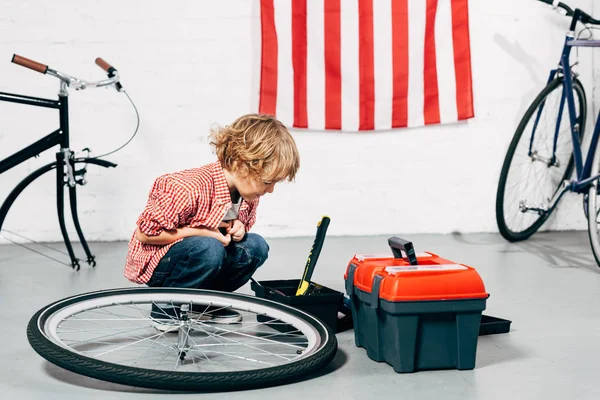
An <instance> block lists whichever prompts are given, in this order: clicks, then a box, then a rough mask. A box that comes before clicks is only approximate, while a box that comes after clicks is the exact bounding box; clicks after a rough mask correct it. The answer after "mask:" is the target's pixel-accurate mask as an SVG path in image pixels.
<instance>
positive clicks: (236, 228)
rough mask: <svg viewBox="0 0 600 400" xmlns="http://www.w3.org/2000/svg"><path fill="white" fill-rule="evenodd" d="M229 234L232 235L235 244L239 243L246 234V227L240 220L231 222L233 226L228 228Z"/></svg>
mask: <svg viewBox="0 0 600 400" xmlns="http://www.w3.org/2000/svg"><path fill="white" fill-rule="evenodd" d="M227 233H228V234H229V235H231V239H232V240H233V241H234V242H239V241H240V240H242V239H243V238H244V235H245V234H246V226H245V225H244V224H243V223H242V221H240V220H239V219H234V220H233V221H231V226H230V227H229V228H227Z"/></svg>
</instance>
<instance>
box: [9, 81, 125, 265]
mask: <svg viewBox="0 0 600 400" xmlns="http://www.w3.org/2000/svg"><path fill="white" fill-rule="evenodd" d="M0 101H2V102H9V103H19V104H24V105H28V106H33V107H44V108H53V109H57V110H58V112H59V128H58V129H57V130H55V131H53V132H51V133H49V134H48V135H46V136H44V137H43V138H42V139H40V140H38V141H36V142H35V143H32V144H31V145H29V146H27V147H25V148H23V149H22V150H20V151H17V152H16V153H14V154H13V155H11V156H9V157H7V158H5V159H4V160H2V161H0V174H2V173H4V172H6V171H8V170H9V169H11V168H14V167H15V166H17V165H19V164H21V163H22V162H24V161H26V160H28V159H30V158H32V157H35V156H37V155H38V154H40V153H41V152H43V151H46V150H48V149H50V148H52V147H54V146H57V145H59V146H60V151H58V152H57V153H56V161H55V162H53V163H50V164H47V165H45V166H43V167H41V168H39V169H37V170H36V171H34V172H33V173H31V174H30V175H28V176H27V177H26V178H25V179H23V180H22V181H21V182H20V183H19V184H18V185H17V186H16V187H15V188H14V189H13V191H12V192H11V193H10V194H9V195H8V197H7V198H6V200H5V201H4V203H3V204H2V206H0V229H2V224H3V223H4V219H5V218H6V215H7V213H8V211H9V209H10V207H11V206H12V204H13V203H14V201H15V200H16V198H17V197H18V196H19V194H20V193H21V192H22V191H23V190H24V189H25V188H26V187H27V186H28V185H29V184H30V183H31V182H33V181H34V180H35V179H37V178H38V177H40V176H41V175H43V174H44V173H46V172H48V171H50V170H52V169H55V168H56V188H57V212H58V220H59V224H60V229H61V233H62V236H63V239H64V241H65V245H66V247H67V251H68V252H69V256H70V258H71V266H72V267H73V268H77V269H79V268H80V266H79V259H78V258H76V257H75V254H74V252H73V248H72V246H71V242H70V240H69V236H68V234H67V230H66V225H65V221H64V193H63V187H64V186H65V185H68V186H69V198H70V206H71V214H72V217H73V222H74V225H75V229H76V231H77V234H78V236H79V239H80V242H81V245H82V247H83V249H84V251H85V253H86V256H87V260H86V261H87V262H88V264H90V265H92V266H95V265H96V261H95V256H94V255H92V254H91V252H90V249H89V247H88V245H87V242H86V240H85V237H84V235H83V231H82V230H81V226H80V224H79V218H78V215H77V195H76V185H77V184H80V185H83V184H85V183H86V182H85V173H86V168H85V167H84V168H82V169H81V170H78V171H77V170H76V169H75V164H78V163H79V164H81V163H83V164H86V165H87V164H88V163H90V164H95V165H99V166H102V167H105V168H108V167H116V166H117V165H116V164H114V163H111V162H109V161H105V160H100V159H96V158H75V157H74V153H73V152H72V151H71V149H70V148H69V101H68V93H67V91H66V87H65V85H64V83H61V91H60V93H59V95H58V100H49V99H43V98H38V97H31V96H23V95H19V94H13V93H3V92H0ZM65 169H66V172H65ZM65 176H66V178H67V179H66V181H65Z"/></svg>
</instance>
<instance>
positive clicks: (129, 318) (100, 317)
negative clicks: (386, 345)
mask: <svg viewBox="0 0 600 400" xmlns="http://www.w3.org/2000/svg"><path fill="white" fill-rule="evenodd" d="M207 293H208V294H207ZM152 304H172V305H176V306H177V305H180V304H188V305H189V304H194V305H199V304H202V305H208V304H211V305H214V306H217V307H220V308H222V309H228V310H235V311H238V312H240V313H241V314H242V316H243V321H242V322H241V323H239V324H231V325H226V324H218V323H213V322H210V321H208V322H207V321H201V320H199V319H198V318H191V319H187V321H181V322H180V326H179V329H178V331H177V333H172V332H160V331H158V330H156V328H154V326H153V325H152V323H151V320H150V308H151V306H152ZM280 307H281V306H280ZM38 325H39V328H40V331H41V332H42V333H43V334H44V335H45V337H46V338H47V339H48V340H50V341H51V342H52V343H54V344H56V345H58V346H60V347H62V348H64V349H67V350H69V351H71V352H73V353H75V354H78V355H81V356H83V357H87V358H93V359H96V360H98V361H102V362H107V363H111V364H116V365H120V366H125V367H134V368H143V369H149V370H158V371H175V372H200V373H222V372H239V371H252V370H257V369H265V368H272V367H280V366H283V365H286V364H290V363H293V362H296V361H298V360H301V359H304V358H307V357H309V356H310V355H312V354H314V353H315V352H316V351H317V350H318V349H319V348H320V347H321V346H322V345H323V342H324V340H323V338H322V337H321V335H320V334H319V332H317V330H316V329H315V327H314V326H313V325H311V324H310V323H308V322H306V320H305V319H303V318H301V317H298V316H296V315H294V313H291V312H289V311H286V310H285V307H282V308H272V307H269V306H267V305H264V304H257V303H255V302H252V301H250V300H246V299H244V296H226V295H220V294H219V292H204V293H203V294H191V293H189V291H183V292H181V293H176V292H174V291H166V292H163V293H161V292H160V291H158V292H157V291H151V292H144V291H138V292H133V293H127V294H122V295H112V296H107V297H96V298H90V299H85V300H81V301H76V302H72V303H70V304H66V305H64V304H61V303H60V302H59V303H57V304H55V305H53V306H52V307H50V308H49V309H48V311H47V312H45V313H42V314H41V315H40V318H39V319H38Z"/></svg>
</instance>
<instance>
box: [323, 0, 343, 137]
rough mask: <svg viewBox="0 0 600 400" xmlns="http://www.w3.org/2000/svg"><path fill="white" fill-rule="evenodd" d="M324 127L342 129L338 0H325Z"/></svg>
mask: <svg viewBox="0 0 600 400" xmlns="http://www.w3.org/2000/svg"><path fill="white" fill-rule="evenodd" d="M324 7H325V9H324V11H325V21H324V25H325V26H324V30H325V32H324V34H325V38H324V40H325V129H342V49H341V22H340V16H341V14H340V0H325V4H324Z"/></svg>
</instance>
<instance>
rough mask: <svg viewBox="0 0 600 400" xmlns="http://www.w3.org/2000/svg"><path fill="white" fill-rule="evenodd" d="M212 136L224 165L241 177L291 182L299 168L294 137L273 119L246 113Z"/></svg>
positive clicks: (213, 130) (213, 143) (268, 116)
mask: <svg viewBox="0 0 600 400" xmlns="http://www.w3.org/2000/svg"><path fill="white" fill-rule="evenodd" d="M209 137H210V139H211V140H210V144H211V145H212V146H213V147H214V150H215V153H216V155H217V157H218V158H219V161H220V162H221V166H222V167H223V168H224V169H226V170H228V171H230V172H233V173H235V174H236V175H238V176H240V177H248V176H250V177H252V178H255V179H262V180H263V181H264V182H279V181H283V180H286V179H287V180H288V181H292V180H294V177H295V176H296V172H297V171H298V168H300V156H299V154H298V149H297V148H296V142H295V141H294V138H293V137H292V135H291V134H290V132H289V131H288V130H287V128H286V127H285V125H283V124H282V123H281V122H280V121H278V120H277V119H275V118H274V117H273V116H270V115H264V114H246V115H243V116H241V117H239V118H238V119H236V120H235V121H233V123H232V124H231V125H226V126H224V127H217V128H214V129H212V131H211V134H210V136H209Z"/></svg>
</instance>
